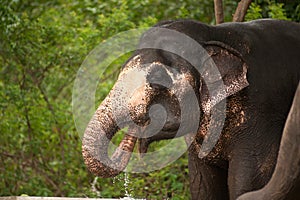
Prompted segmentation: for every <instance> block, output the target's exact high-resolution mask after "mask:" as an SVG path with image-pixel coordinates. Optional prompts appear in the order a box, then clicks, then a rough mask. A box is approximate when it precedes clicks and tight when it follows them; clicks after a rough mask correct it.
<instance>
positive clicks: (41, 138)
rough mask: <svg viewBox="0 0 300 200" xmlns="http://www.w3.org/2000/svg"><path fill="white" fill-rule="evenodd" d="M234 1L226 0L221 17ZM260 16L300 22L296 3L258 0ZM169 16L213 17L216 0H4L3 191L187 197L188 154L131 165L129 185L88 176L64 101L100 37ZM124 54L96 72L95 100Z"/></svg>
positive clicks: (0, 14)
mask: <svg viewBox="0 0 300 200" xmlns="http://www.w3.org/2000/svg"><path fill="white" fill-rule="evenodd" d="M236 5H237V1H232V0H226V1H224V7H225V20H226V21H230V20H231V18H232V13H234V9H235V7H236ZM261 17H274V18H281V19H283V18H289V19H292V20H294V21H299V19H300V6H299V2H297V1H295V2H293V3H290V4H285V5H283V4H279V3H276V2H275V1H263V0H261V1H255V2H254V3H253V4H252V5H251V8H250V10H249V12H248V14H247V20H251V19H257V18H261ZM176 18H191V19H196V20H200V21H203V22H206V23H210V24H212V23H214V14H213V1H211V0H179V1H162V0H141V1H138V0H112V1H104V0H103V1H95V0H82V1H73V0H54V1H46V0H22V1H21V0H14V1H11V0H2V1H1V4H0V120H1V123H0V132H1V135H0V141H1V146H0V162H1V164H0V196H6V195H22V194H24V195H26V194H27V195H37V196H74V197H75V196H77V197H78V196H79V197H86V196H90V197H122V196H125V193H126V191H127V192H128V191H129V193H131V194H132V195H133V196H135V197H140V198H144V197H148V198H151V199H163V198H172V199H187V198H188V197H189V189H188V187H189V184H188V176H187V155H184V156H183V157H182V158H180V159H179V160H177V161H176V162H174V163H173V164H172V165H170V166H168V167H166V168H164V169H161V170H160V171H157V172H151V173H148V174H130V175H129V180H130V181H129V183H126V184H127V186H126V187H127V188H126V187H125V186H124V184H125V181H124V177H125V175H124V174H122V175H120V177H119V178H115V179H100V178H99V179H98V180H97V181H95V177H94V176H93V175H91V174H90V173H88V172H87V170H86V168H85V165H84V162H83V160H82V156H81V140H80V137H79V135H78V133H77V131H76V128H75V125H74V122H73V120H72V117H73V116H72V110H71V101H72V99H71V97H72V87H73V82H74V79H75V77H76V73H77V70H78V68H79V66H80V65H81V63H82V62H83V60H84V58H85V57H86V56H87V54H88V53H89V52H90V51H91V50H92V49H93V48H94V47H95V46H96V45H97V44H99V43H100V42H101V41H103V40H105V39H107V38H109V37H111V36H113V35H114V34H116V33H119V32H121V31H126V30H129V29H132V28H138V27H148V26H152V25H154V24H155V23H156V22H157V21H160V20H167V19H176ZM128 56H129V54H128V55H124V56H122V57H121V58H120V59H118V60H116V61H115V62H113V63H112V64H111V65H110V66H109V67H108V68H107V70H106V71H105V73H104V74H103V76H102V77H101V81H100V83H99V87H98V88H99V89H98V90H97V93H96V96H97V103H100V101H101V100H102V99H103V98H104V97H105V96H106V95H107V93H108V92H109V90H110V88H111V87H112V85H113V83H114V81H115V80H116V78H117V75H118V71H119V69H120V66H121V65H122V63H123V62H124V61H125V60H126V59H127V58H128ZM151 148H154V149H155V148H159V144H158V145H156V146H155V145H154V146H153V147H151ZM126 176H127V175H126ZM126 184H125V185H126ZM91 185H93V187H92V186H91ZM97 191H99V192H97Z"/></svg>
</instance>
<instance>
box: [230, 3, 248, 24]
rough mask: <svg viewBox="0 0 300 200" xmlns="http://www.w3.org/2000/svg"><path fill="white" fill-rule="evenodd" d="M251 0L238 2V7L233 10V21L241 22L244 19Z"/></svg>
mask: <svg viewBox="0 0 300 200" xmlns="http://www.w3.org/2000/svg"><path fill="white" fill-rule="evenodd" d="M251 1H252V0H241V1H240V2H239V4H238V7H237V8H236V10H235V13H234V15H233V20H232V21H234V22H242V21H244V19H245V16H246V13H247V10H248V8H249V6H250V4H251Z"/></svg>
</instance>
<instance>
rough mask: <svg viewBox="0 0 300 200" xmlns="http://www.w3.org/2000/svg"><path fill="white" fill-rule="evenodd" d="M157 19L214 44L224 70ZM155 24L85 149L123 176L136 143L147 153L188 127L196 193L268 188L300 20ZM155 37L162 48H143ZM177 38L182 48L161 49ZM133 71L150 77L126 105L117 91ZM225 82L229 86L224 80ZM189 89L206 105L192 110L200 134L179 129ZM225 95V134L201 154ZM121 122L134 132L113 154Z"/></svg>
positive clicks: (92, 126) (297, 69)
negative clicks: (111, 147)
mask: <svg viewBox="0 0 300 200" xmlns="http://www.w3.org/2000/svg"><path fill="white" fill-rule="evenodd" d="M155 27H160V28H163V29H165V30H173V31H176V32H179V33H182V34H184V35H186V36H187V37H189V38H192V39H193V40H194V41H196V42H197V44H199V45H201V46H202V47H203V48H204V49H205V50H206V53H207V55H208V56H209V58H211V59H212V60H213V61H214V63H215V66H216V67H217V69H218V71H219V75H218V76H215V74H211V73H210V71H209V69H210V64H209V63H207V62H205V59H207V58H205V59H204V58H203V56H202V55H197V53H198V52H197V51H193V48H192V46H190V48H186V45H187V46H188V45H189V44H182V46H180V45H181V43H180V42H182V41H176V40H174V37H172V35H168V34H162V32H159V31H156V29H155ZM155 27H154V28H151V29H150V30H149V31H147V32H146V33H145V34H144V35H143V36H142V38H141V40H140V49H138V50H137V51H136V52H135V53H134V55H133V56H132V57H131V58H130V59H129V60H128V61H127V62H126V63H125V64H124V66H123V68H122V71H121V73H120V76H119V79H118V81H117V82H116V85H115V86H114V87H113V89H112V90H111V92H110V94H109V95H108V96H107V97H106V98H105V100H104V101H103V102H102V103H101V105H100V106H99V107H98V109H97V111H96V112H95V114H94V116H93V117H92V119H91V121H90V122H89V124H88V126H87V128H86V131H85V134H84V138H83V145H82V151H83V157H84V160H85V163H86V165H87V167H88V168H89V170H90V171H91V172H93V173H95V174H96V175H98V176H101V177H112V176H116V175H117V174H118V173H120V172H121V171H122V170H123V169H124V168H125V167H126V165H127V163H128V161H129V159H130V156H131V152H132V151H133V149H134V146H135V144H136V143H138V144H139V151H140V152H144V153H145V152H147V148H148V146H149V145H150V144H151V143H152V142H153V141H157V140H162V139H172V138H174V137H177V136H183V135H184V137H185V139H186V141H187V142H192V144H191V146H190V147H189V166H188V167H189V176H190V183H191V188H190V189H191V194H192V199H205V200H209V199H222V200H224V199H231V200H234V199H237V198H238V197H239V196H240V195H242V194H244V193H247V192H250V191H254V190H259V189H261V188H263V187H264V186H265V185H266V184H267V183H268V181H269V180H270V178H271V177H272V174H273V171H274V169H275V166H276V162H277V157H278V152H279V147H280V142H281V138H282V134H283V129H284V125H285V122H286V120H287V117H288V113H289V111H290V107H291V105H292V102H293V97H294V94H295V91H296V88H297V85H298V82H299V78H300V57H299V49H300V38H299V35H300V25H299V24H297V23H293V22H287V21H277V20H257V21H252V22H247V23H225V24H221V25H218V26H209V25H205V24H203V23H200V22H196V21H192V20H176V21H167V22H161V23H159V24H157V25H156V26H155ZM149 43H155V44H159V45H160V46H161V48H157V49H156V48H143V47H147V44H149ZM176 44H180V45H179V46H178V45H177V46H176ZM174 45H175V46H174ZM148 46H149V45H148ZM170 46H171V48H169V47H170ZM175 47H176V48H175ZM172 48H173V49H174V48H175V49H176V52H179V54H175V53H172V51H166V50H163V49H172ZM190 54H193V55H192V56H191V57H192V58H196V59H193V60H192V62H190V61H187V60H185V59H184V57H185V56H190ZM198 69H200V70H198ZM201 69H208V71H206V70H201ZM132 72H134V73H132ZM134 74H136V75H137V76H140V77H142V79H143V81H142V84H140V85H139V86H138V87H137V88H138V89H136V90H134V92H133V93H132V94H131V95H130V96H129V97H128V101H127V102H126V105H125V106H118V103H116V101H118V99H117V98H118V96H120V95H121V96H122V93H123V92H124V91H127V90H128V88H122V87H118V85H122V81H124V80H125V81H126V80H128V77H130V76H134ZM156 83H157V84H156ZM219 83H222V84H223V87H218V84H219ZM222 84H221V85H222ZM219 85H220V84H219ZM170 88H172V90H171V89H170ZM174 90H175V91H176V92H177V93H176V95H175V94H174ZM124 93H126V92H124ZM191 93H192V94H195V95H196V98H197V101H198V105H199V112H198V111H197V109H194V108H189V109H190V113H189V114H190V115H191V118H190V119H193V120H194V121H195V122H197V123H198V124H199V126H198V127H197V129H196V131H195V137H192V138H190V137H189V133H190V132H191V131H192V130H191V129H189V127H188V126H187V127H185V128H186V131H185V134H181V135H176V133H177V131H178V129H179V127H180V124H181V123H183V122H184V120H182V119H183V118H184V116H182V113H181V112H182V108H181V106H180V105H181V102H182V101H184V100H185V99H186V97H189V94H191ZM116 99H117V100H116ZM224 102H226V108H225V109H226V110H225V113H226V119H225V122H224V126H223V128H222V132H221V135H220V138H219V139H218V141H217V143H216V145H215V147H214V148H213V149H212V151H210V152H209V153H208V155H205V156H203V157H202V156H200V157H199V153H200V152H199V151H200V149H201V145H202V142H203V141H204V140H206V139H207V138H210V137H212V135H213V134H212V135H208V130H209V129H210V126H212V124H213V123H212V122H213V121H214V119H213V118H212V111H213V110H218V105H220V104H222V103H224ZM156 105H161V106H162V107H163V108H164V109H161V107H159V106H158V107H157V106H156ZM153 107H155V108H156V109H153ZM126 110H127V111H129V113H130V116H129V117H130V119H129V120H128V116H127V114H126ZM162 110H163V111H162ZM195 113H196V114H195ZM130 120H132V121H133V122H134V123H135V124H138V125H139V127H144V126H149V125H152V126H153V127H156V126H157V127H159V128H160V129H159V130H158V131H157V133H155V134H152V133H150V132H147V131H146V132H145V131H143V129H136V128H134V127H136V126H134V125H133V124H132V123H129V121H130ZM120 122H121V123H120ZM123 126H129V129H128V133H127V134H125V136H124V138H123V140H122V141H121V143H120V145H119V147H118V148H117V150H116V151H115V152H114V153H113V155H112V156H111V157H109V156H108V153H107V148H108V145H109V143H110V140H111V139H112V137H113V136H114V134H115V133H116V132H117V130H118V129H120V128H122V127H123ZM145 134H146V137H145ZM142 136H143V137H142ZM287 167H288V166H287ZM295 195H297V194H295ZM298 197H300V196H298ZM287 198H288V197H287ZM281 199H285V196H282V198H281Z"/></svg>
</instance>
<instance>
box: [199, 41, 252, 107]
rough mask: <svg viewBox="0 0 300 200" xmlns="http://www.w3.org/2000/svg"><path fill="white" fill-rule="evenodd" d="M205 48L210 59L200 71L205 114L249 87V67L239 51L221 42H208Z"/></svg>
mask: <svg viewBox="0 0 300 200" xmlns="http://www.w3.org/2000/svg"><path fill="white" fill-rule="evenodd" d="M204 48H205V49H206V51H207V53H208V59H206V60H205V61H204V63H203V65H202V68H201V71H200V73H201V77H202V86H201V87H200V94H201V107H202V109H203V111H204V112H205V113H209V112H210V110H211V108H212V107H213V106H215V105H216V104H217V103H219V102H220V101H222V100H223V99H225V98H227V97H228V96H230V95H233V94H235V93H237V92H239V91H241V90H242V89H243V88H245V87H247V86H248V85H249V83H248V81H247V69H248V66H247V64H246V63H245V62H244V60H243V59H242V55H241V54H240V53H239V52H238V51H236V50H235V49H233V48H231V47H229V46H228V45H225V44H223V43H221V42H207V43H205V44H204Z"/></svg>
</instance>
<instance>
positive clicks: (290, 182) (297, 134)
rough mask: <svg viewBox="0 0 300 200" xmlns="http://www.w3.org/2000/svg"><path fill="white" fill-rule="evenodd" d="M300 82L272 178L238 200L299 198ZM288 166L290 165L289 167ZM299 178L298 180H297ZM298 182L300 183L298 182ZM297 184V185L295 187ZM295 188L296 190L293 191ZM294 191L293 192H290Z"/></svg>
mask: <svg viewBox="0 0 300 200" xmlns="http://www.w3.org/2000/svg"><path fill="white" fill-rule="evenodd" d="M299 121H300V84H299V86H298V89H297V92H296V94H295V97H294V101H293V104H292V107H291V110H290V113H289V115H288V118H287V121H286V123H285V127H284V131H283V135H282V139H281V144H280V149H279V154H278V158H277V164H276V167H275V170H274V173H273V175H272V178H271V179H270V181H269V182H268V184H267V185H265V186H264V187H263V188H262V189H260V190H257V191H254V192H249V193H246V194H244V195H242V196H240V197H239V198H238V200H253V199H255V200H268V199H272V200H281V199H285V198H286V195H287V194H288V195H289V196H288V197H287V198H289V199H297V198H298V196H297V190H299V189H300V186H299V181H300V180H299V174H300V145H299V144H300V123H299ZM287 166H288V167H287ZM297 178H298V180H297ZM297 182H298V183H297ZM295 186H296V187H295ZM292 190H294V191H292ZM290 191H292V192H290Z"/></svg>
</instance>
